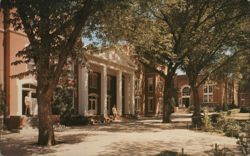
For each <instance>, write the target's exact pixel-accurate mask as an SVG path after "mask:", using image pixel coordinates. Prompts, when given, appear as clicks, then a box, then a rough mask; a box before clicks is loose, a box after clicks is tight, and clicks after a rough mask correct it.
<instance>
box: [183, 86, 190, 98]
mask: <svg viewBox="0 0 250 156" xmlns="http://www.w3.org/2000/svg"><path fill="white" fill-rule="evenodd" d="M182 96H190V88H189V87H184V88H183V89H182Z"/></svg>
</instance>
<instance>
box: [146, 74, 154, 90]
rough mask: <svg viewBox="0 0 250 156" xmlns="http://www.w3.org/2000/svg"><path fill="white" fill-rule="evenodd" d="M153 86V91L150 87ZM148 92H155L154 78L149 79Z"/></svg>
mask: <svg viewBox="0 0 250 156" xmlns="http://www.w3.org/2000/svg"><path fill="white" fill-rule="evenodd" d="M151 85H152V90H150V86H151ZM147 88H148V92H149V93H152V92H153V90H154V78H153V77H149V78H148V87H147Z"/></svg>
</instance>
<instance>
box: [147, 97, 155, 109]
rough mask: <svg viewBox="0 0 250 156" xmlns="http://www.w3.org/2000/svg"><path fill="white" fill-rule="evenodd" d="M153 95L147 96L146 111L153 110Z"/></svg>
mask: <svg viewBox="0 0 250 156" xmlns="http://www.w3.org/2000/svg"><path fill="white" fill-rule="evenodd" d="M153 104H154V101H153V97H148V112H153Z"/></svg>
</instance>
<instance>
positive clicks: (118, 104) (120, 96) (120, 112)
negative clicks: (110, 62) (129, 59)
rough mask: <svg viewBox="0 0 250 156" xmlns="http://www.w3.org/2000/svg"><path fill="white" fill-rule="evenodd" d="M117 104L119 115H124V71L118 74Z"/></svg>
mask: <svg viewBox="0 0 250 156" xmlns="http://www.w3.org/2000/svg"><path fill="white" fill-rule="evenodd" d="M116 105H117V111H118V114H119V115H122V71H118V72H117V74H116Z"/></svg>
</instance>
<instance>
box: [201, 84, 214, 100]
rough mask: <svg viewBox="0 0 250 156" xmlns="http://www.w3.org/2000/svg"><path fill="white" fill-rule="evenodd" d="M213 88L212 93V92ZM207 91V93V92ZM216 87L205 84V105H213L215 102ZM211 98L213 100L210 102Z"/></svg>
mask: <svg viewBox="0 0 250 156" xmlns="http://www.w3.org/2000/svg"><path fill="white" fill-rule="evenodd" d="M210 87H211V91H210ZM205 90H206V91H205ZM213 91H214V85H213V84H205V85H204V86H203V103H211V102H214V100H213V98H214V96H213ZM210 96H212V100H210V98H209V97H210Z"/></svg>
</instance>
